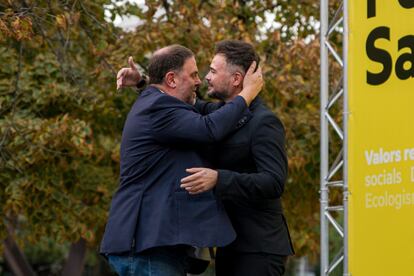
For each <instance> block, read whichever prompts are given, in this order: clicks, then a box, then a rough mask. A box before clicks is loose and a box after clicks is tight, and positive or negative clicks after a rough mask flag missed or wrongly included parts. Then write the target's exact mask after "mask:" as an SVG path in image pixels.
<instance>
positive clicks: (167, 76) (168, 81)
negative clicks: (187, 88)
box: [165, 71, 177, 88]
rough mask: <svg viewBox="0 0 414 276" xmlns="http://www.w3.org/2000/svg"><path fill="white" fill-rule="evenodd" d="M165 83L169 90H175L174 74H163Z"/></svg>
mask: <svg viewBox="0 0 414 276" xmlns="http://www.w3.org/2000/svg"><path fill="white" fill-rule="evenodd" d="M165 83H166V84H167V86H169V87H171V88H176V87H177V83H176V82H175V73H174V72H172V71H170V72H168V73H167V74H165Z"/></svg>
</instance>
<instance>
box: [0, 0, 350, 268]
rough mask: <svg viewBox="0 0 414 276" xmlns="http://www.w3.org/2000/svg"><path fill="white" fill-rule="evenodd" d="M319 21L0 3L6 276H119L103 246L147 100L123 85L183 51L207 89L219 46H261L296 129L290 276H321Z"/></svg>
mask: <svg viewBox="0 0 414 276" xmlns="http://www.w3.org/2000/svg"><path fill="white" fill-rule="evenodd" d="M331 5H332V6H331V10H332V11H334V10H335V9H336V8H337V7H336V6H334V4H331ZM318 18H319V0H289V1H288V0H258V1H242V0H233V1H224V0H223V1H208V0H206V1H195V0H186V1H184V0H180V1H172V0H163V1H158V0H150V1H111V0H94V1H92V0H60V1H55V0H42V1H40V0H0V218H1V220H0V239H1V240H2V241H3V242H1V243H0V253H1V254H0V275H18V273H20V272H21V273H23V274H21V275H113V274H112V273H111V272H110V269H109V267H108V266H107V264H106V262H105V260H104V259H103V258H102V257H101V256H99V254H98V251H99V243H100V240H101V236H102V234H103V230H104V226H105V223H106V219H107V213H108V210H109V204H110V200H111V196H112V194H113V192H114V191H115V190H116V188H117V185H118V173H119V146H120V139H121V132H122V128H123V122H124V120H125V117H126V115H127V113H128V111H129V108H130V106H131V105H132V103H133V102H134V100H135V99H136V97H137V94H136V92H135V91H133V90H128V89H125V90H123V91H121V92H117V91H116V73H117V71H118V70H119V69H120V68H121V67H125V66H127V58H128V56H130V55H131V56H133V57H134V60H135V62H136V63H137V64H138V65H139V66H140V67H141V70H142V71H143V72H145V70H146V67H147V64H148V57H149V56H150V55H151V53H152V52H153V51H154V50H156V49H158V48H161V47H163V46H166V45H169V44H174V43H178V44H182V45H184V46H186V47H188V48H190V49H192V50H193V51H194V53H195V54H196V59H197V62H198V67H199V70H200V77H204V76H205V74H206V73H207V72H208V68H209V64H210V60H211V58H212V56H213V50H214V43H215V42H217V41H220V40H223V39H240V40H244V41H247V42H250V43H252V44H253V45H254V46H255V48H256V50H257V51H258V53H259V54H260V57H261V64H262V66H263V72H264V78H265V87H264V91H263V92H262V93H261V96H262V98H263V99H264V100H265V101H266V102H267V104H268V106H269V107H270V108H271V109H272V110H273V111H274V112H275V113H276V114H277V116H278V117H279V118H280V119H281V120H282V121H283V123H284V125H285V128H286V133H287V149H288V155H289V178H288V181H287V184H286V190H285V194H284V196H283V204H284V209H285V215H286V217H287V221H288V224H289V227H290V231H291V235H292V240H293V242H294V246H295V250H296V256H295V257H293V258H290V260H289V263H288V271H287V273H286V275H307V276H310V275H317V274H319V268H318V262H319V259H318V258H319V193H318V191H319V120H320V119H319V74H320V73H319V21H318ZM331 39H332V40H333V41H334V42H335V40H336V41H337V42H338V45H340V42H341V41H340V40H341V39H342V38H341V35H338V37H335V36H334V37H333V38H332V37H331ZM337 51H341V49H339V48H338V49H337ZM330 68H331V71H330V74H333V75H335V74H340V73H339V72H340V68H339V65H335V64H332V65H331V67H330ZM331 79H333V78H331ZM332 85H335V84H332ZM204 92H205V87H203V89H202V90H201V94H200V95H199V96H201V97H203V96H204ZM339 120H340V119H339ZM338 123H341V122H340V121H338ZM335 144H339V143H335V141H333V142H332V143H331V147H335ZM336 150H337V149H336ZM331 198H333V200H335V195H333V197H332V195H331ZM337 200H338V202H340V200H341V198H340V195H339V194H338V198H337ZM335 246H337V244H336V242H335V240H333V242H332V247H335ZM213 266H214V263H213V264H212V266H211V267H210V268H209V271H207V272H206V273H205V274H204V275H214V272H213V271H214V268H213ZM18 271H20V272H18ZM338 275H339V273H338Z"/></svg>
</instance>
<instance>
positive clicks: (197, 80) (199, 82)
mask: <svg viewBox="0 0 414 276" xmlns="http://www.w3.org/2000/svg"><path fill="white" fill-rule="evenodd" d="M196 84H201V80H200V77H199V76H197V79H196Z"/></svg>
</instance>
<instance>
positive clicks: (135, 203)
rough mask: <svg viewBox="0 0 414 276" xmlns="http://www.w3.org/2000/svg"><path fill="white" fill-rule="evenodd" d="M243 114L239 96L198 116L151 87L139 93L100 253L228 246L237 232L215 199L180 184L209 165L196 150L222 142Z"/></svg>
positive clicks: (127, 127) (123, 143) (125, 131)
mask: <svg viewBox="0 0 414 276" xmlns="http://www.w3.org/2000/svg"><path fill="white" fill-rule="evenodd" d="M246 110H247V105H246V102H245V101H244V99H243V98H242V97H240V96H238V97H236V98H235V99H234V100H233V101H232V102H230V103H229V104H226V105H225V106H224V107H222V108H220V109H219V110H217V111H215V112H214V113H211V114H208V115H205V116H202V115H200V114H199V113H198V112H197V111H196V110H195V108H194V107H193V106H191V105H189V104H186V103H184V102H182V101H180V100H178V99H176V98H174V97H172V96H169V95H167V94H164V93H162V92H161V91H160V90H158V89H157V88H155V87H151V86H150V87H148V88H147V89H146V90H144V91H143V92H142V93H141V95H140V96H139V98H138V99H137V101H136V102H135V103H134V105H133V106H132V108H131V110H130V112H129V114H128V117H127V119H126V122H125V126H124V129H123V133H122V141H121V167H120V186H119V188H118V190H117V191H116V193H115V195H114V196H113V198H112V203H111V209H110V213H109V219H108V222H107V225H106V228H105V233H104V236H103V240H102V243H101V253H103V254H106V253H123V252H128V251H130V250H131V249H132V248H135V249H134V250H135V252H141V251H143V250H145V249H148V248H152V247H157V246H165V245H177V244H185V245H192V246H198V247H208V246H224V245H226V244H229V243H230V242H232V241H233V240H234V239H235V232H234V230H233V228H232V225H231V222H230V220H229V218H228V217H227V214H226V213H225V211H224V207H223V206H222V203H221V202H220V201H218V200H217V199H216V198H215V196H214V193H213V192H212V191H209V192H205V193H202V194H200V195H195V196H194V195H189V194H188V193H187V192H186V191H185V190H184V189H181V188H180V180H181V178H183V177H185V176H187V175H188V174H187V173H186V172H185V169H186V168H190V167H203V166H204V167H205V166H206V165H207V164H206V162H205V161H204V160H203V159H202V158H201V156H200V155H199V153H198V152H197V150H196V146H198V147H200V143H212V142H216V141H218V140H221V139H223V138H224V137H225V136H226V135H227V134H229V133H230V132H231V131H232V130H234V129H235V128H236V126H237V124H238V122H239V120H240V119H241V118H242V117H243V113H244V112H245V111H246Z"/></svg>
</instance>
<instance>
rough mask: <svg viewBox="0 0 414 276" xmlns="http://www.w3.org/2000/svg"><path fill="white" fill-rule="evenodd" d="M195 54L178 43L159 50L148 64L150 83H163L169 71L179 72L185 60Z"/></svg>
mask: <svg viewBox="0 0 414 276" xmlns="http://www.w3.org/2000/svg"><path fill="white" fill-rule="evenodd" d="M193 56H194V53H193V52H192V51H191V50H190V49H188V48H186V47H184V46H181V45H178V44H174V45H171V46H167V47H164V48H161V49H159V50H157V51H156V52H155V53H154V55H153V56H152V57H151V59H150V62H149V66H148V75H149V84H162V82H163V81H164V77H165V75H166V74H167V73H168V72H170V71H174V72H179V71H180V70H181V69H182V68H183V65H184V63H185V61H186V60H187V59H188V58H191V57H193Z"/></svg>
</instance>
